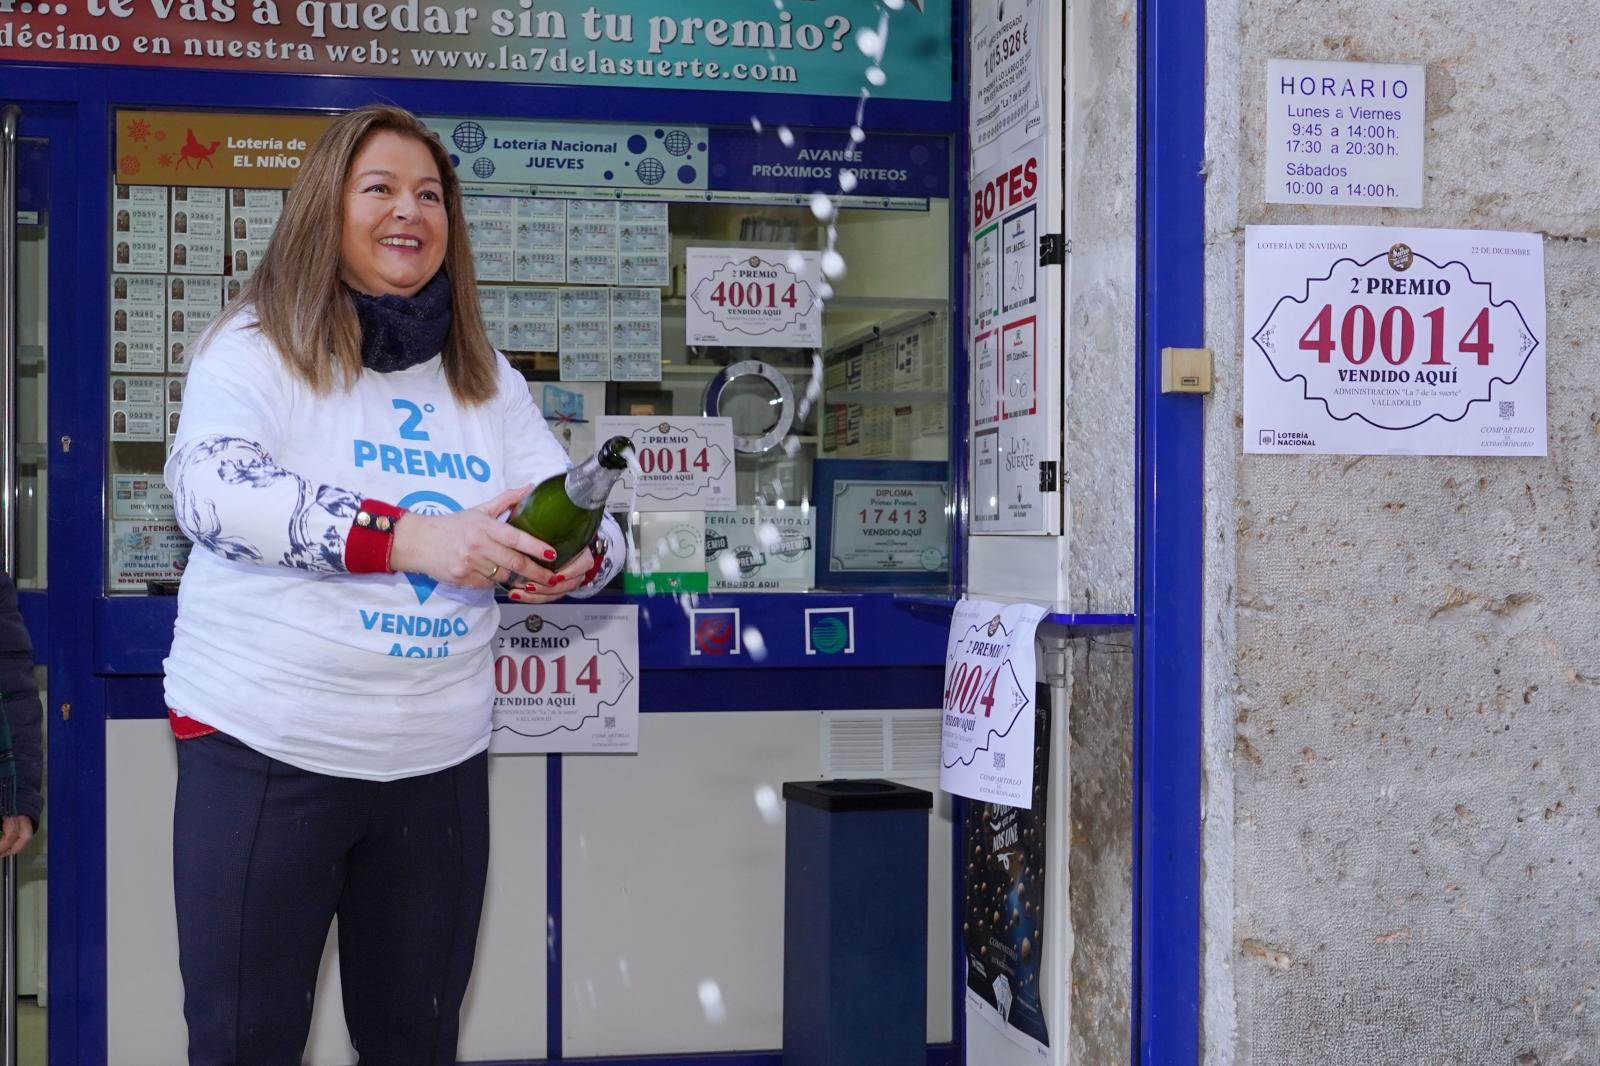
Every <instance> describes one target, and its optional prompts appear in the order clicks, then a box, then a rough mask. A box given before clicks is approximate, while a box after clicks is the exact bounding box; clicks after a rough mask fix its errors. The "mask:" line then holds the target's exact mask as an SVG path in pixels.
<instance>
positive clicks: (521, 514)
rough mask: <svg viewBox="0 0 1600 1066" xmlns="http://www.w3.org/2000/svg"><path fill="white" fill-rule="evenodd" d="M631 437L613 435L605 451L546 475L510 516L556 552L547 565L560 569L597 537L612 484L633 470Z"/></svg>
mask: <svg viewBox="0 0 1600 1066" xmlns="http://www.w3.org/2000/svg"><path fill="white" fill-rule="evenodd" d="M632 447H633V442H632V441H630V440H628V438H627V437H612V438H611V439H610V440H608V441H606V442H605V443H604V444H602V445H600V450H599V451H597V452H596V453H595V454H593V455H591V456H590V457H589V458H587V459H585V460H584V461H583V462H581V463H579V464H578V465H577V466H575V467H572V468H571V469H570V470H568V471H566V473H563V474H555V475H553V476H551V477H547V478H545V479H544V480H543V481H541V482H539V484H537V485H535V486H534V487H533V491H532V492H530V493H528V495H527V497H526V498H524V499H523V501H522V502H521V503H520V504H518V505H517V509H516V510H515V511H513V512H512V513H511V518H510V519H509V520H508V521H510V523H511V524H512V525H514V526H516V527H517V528H518V529H520V530H522V531H523V532H524V533H528V534H530V535H532V536H535V537H538V538H539V539H540V540H542V541H544V542H545V543H546V544H548V545H550V547H552V548H554V549H555V550H556V557H555V560H554V561H552V562H549V563H546V564H545V565H546V566H547V567H548V568H549V569H551V570H559V569H561V568H562V567H563V566H566V565H567V563H569V562H571V561H572V559H573V558H574V557H575V556H577V555H578V554H579V553H580V552H582V551H583V549H585V548H587V547H588V546H589V542H590V541H592V540H594V534H595V530H597V529H599V528H600V521H601V519H603V518H604V517H605V514H606V497H607V496H610V495H611V486H612V485H614V484H616V481H617V478H619V477H621V476H622V472H623V471H624V470H626V469H627V468H628V455H627V453H628V450H629V449H631V448H632Z"/></svg>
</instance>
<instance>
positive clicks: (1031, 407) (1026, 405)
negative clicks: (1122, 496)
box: [966, 0, 1062, 534]
mask: <svg viewBox="0 0 1600 1066" xmlns="http://www.w3.org/2000/svg"><path fill="white" fill-rule="evenodd" d="M1046 6H1047V5H1045V4H1043V3H1039V2H1027V3H1022V4H1001V3H998V2H997V0H972V38H971V48H972V62H971V83H970V84H969V86H968V94H967V95H968V104H969V108H970V113H971V129H970V138H969V140H970V145H971V153H972V154H971V156H970V158H969V159H968V172H969V174H970V176H971V183H970V186H969V187H970V190H971V200H970V202H969V203H968V205H967V234H966V238H967V241H968V246H967V252H968V256H967V262H968V265H969V270H968V276H967V306H968V308H969V314H968V316H967V329H968V333H967V345H968V347H967V366H968V377H969V387H968V393H967V398H968V408H969V411H970V419H969V422H968V425H967V427H966V428H967V439H968V441H969V444H970V451H969V456H968V477H969V489H970V492H971V511H970V515H971V526H970V528H971V531H972V532H973V533H974V534H982V533H1011V534H1015V533H1059V532H1060V531H1061V515H1062V507H1061V495H1060V492H1059V488H1060V485H1059V482H1058V475H1057V473H1056V471H1057V470H1058V469H1059V465H1058V458H1059V454H1058V453H1059V452H1060V446H1061V440H1060V437H1061V434H1060V428H1059V414H1060V408H1061V404H1060V399H1059V397H1058V396H1057V392H1058V384H1057V383H1058V382H1059V379H1060V358H1061V353H1060V346H1059V344H1058V343H1056V337H1057V335H1058V333H1059V330H1055V329H1053V328H1052V320H1053V319H1054V317H1055V314H1053V313H1052V310H1053V308H1055V307H1058V306H1059V302H1060V295H1059V293H1060V285H1059V280H1060V279H1059V275H1058V274H1052V273H1050V272H1049V268H1050V267H1051V266H1053V265H1059V264H1060V259H1059V258H1057V257H1056V256H1055V254H1054V249H1055V248H1056V247H1058V245H1057V243H1056V242H1057V241H1059V237H1052V236H1051V235H1052V234H1055V233H1057V232H1058V230H1059V228H1060V227H1059V226H1057V225H1055V224H1054V222H1055V220H1056V219H1058V218H1059V217H1060V215H1061V210H1060V207H1059V203H1058V197H1059V193H1058V191H1054V190H1053V185H1055V184H1059V182H1058V179H1057V177H1056V176H1055V175H1054V174H1052V173H1051V172H1050V170H1049V164H1048V162H1047V161H1048V160H1051V159H1060V157H1061V153H1060V152H1059V151H1055V152H1051V151H1050V148H1051V146H1052V145H1053V144H1054V145H1055V147H1057V148H1059V144H1058V143H1056V141H1055V138H1056V137H1059V136H1060V130H1059V125H1060V123H1059V121H1058V119H1059V114H1060V108H1059V106H1056V105H1055V100H1054V98H1053V97H1050V96H1049V94H1048V93H1047V92H1046V91H1045V87H1044V84H1043V79H1042V77H1041V74H1040V71H1041V69H1042V66H1043V64H1044V61H1045V60H1046V58H1047V56H1046V53H1047V51H1048V50H1049V46H1048V44H1047V41H1048V36H1047V34H1046V32H1045V29H1046V27H1045V23H1046V21H1047V15H1046V12H1045V7H1046ZM1053 120H1056V121H1054V124H1053V125H1052V121H1053ZM1052 129H1054V130H1055V133H1054V136H1053V135H1052V132H1051V131H1052Z"/></svg>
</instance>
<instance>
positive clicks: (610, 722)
mask: <svg viewBox="0 0 1600 1066" xmlns="http://www.w3.org/2000/svg"><path fill="white" fill-rule="evenodd" d="M606 728H607V729H615V728H617V720H616V719H615V718H613V717H611V716H609V715H608V716H607V717H606Z"/></svg>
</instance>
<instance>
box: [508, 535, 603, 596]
mask: <svg viewBox="0 0 1600 1066" xmlns="http://www.w3.org/2000/svg"><path fill="white" fill-rule="evenodd" d="M593 567H594V556H593V555H591V554H590V553H589V549H588V548H585V549H583V551H581V552H579V553H578V554H577V555H575V556H574V557H573V558H572V559H571V561H569V562H568V563H567V565H566V566H563V567H562V568H561V569H560V570H557V571H555V573H553V574H552V573H550V572H549V571H548V570H546V571H544V573H542V574H538V575H536V576H533V577H524V578H523V583H522V584H520V585H512V586H511V587H510V591H509V592H507V593H506V595H508V596H510V597H511V602H512V603H550V602H551V601H553V600H559V599H560V598H561V597H563V596H565V595H566V594H567V593H569V592H571V591H572V590H573V589H575V588H577V587H578V586H579V585H581V584H583V579H584V578H585V577H587V576H588V574H589V571H590V570H591V569H592V568H593ZM541 569H542V568H541Z"/></svg>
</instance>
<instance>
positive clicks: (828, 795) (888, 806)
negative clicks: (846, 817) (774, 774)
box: [783, 778, 933, 813]
mask: <svg viewBox="0 0 1600 1066" xmlns="http://www.w3.org/2000/svg"><path fill="white" fill-rule="evenodd" d="M783 798H784V799H786V800H793V801H794V802H796V803H803V804H805V805H806V806H807V807H816V808H817V809H819V810H824V811H828V812H830V813H842V812H847V811H914V810H922V811H925V810H928V809H929V808H931V807H932V806H933V793H931V792H927V791H925V790H923V789H920V788H912V787H911V786H910V785H902V784H900V783H899V782H897V781H884V780H882V779H878V778H872V779H868V780H836V781H785V782H784V783H783Z"/></svg>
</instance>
